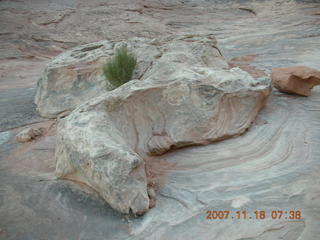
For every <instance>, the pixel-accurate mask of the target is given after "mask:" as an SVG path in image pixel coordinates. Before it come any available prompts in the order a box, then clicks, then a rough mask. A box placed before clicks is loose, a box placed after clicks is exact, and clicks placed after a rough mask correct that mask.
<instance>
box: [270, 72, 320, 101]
mask: <svg viewBox="0 0 320 240" xmlns="http://www.w3.org/2000/svg"><path fill="white" fill-rule="evenodd" d="M271 78H272V83H273V85H274V87H275V88H277V89H279V91H281V92H285V93H293V94H298V95H302V96H310V94H311V89H312V88H313V87H314V86H317V85H320V72H319V71H317V70H315V69H312V68H309V67H304V66H295V67H287V68H274V69H272V74H271Z"/></svg>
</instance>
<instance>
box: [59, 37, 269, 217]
mask: <svg viewBox="0 0 320 240" xmlns="http://www.w3.org/2000/svg"><path fill="white" fill-rule="evenodd" d="M208 39H210V41H207V40H208ZM213 39H214V38H212V37H211V36H210V38H203V37H199V36H190V37H186V36H183V37H176V38H172V41H171V42H169V44H166V51H164V52H163V53H162V55H161V57H160V58H159V59H158V60H157V61H156V62H154V63H153V64H152V66H151V67H150V68H149V69H148V70H147V72H146V73H145V74H144V75H143V77H142V80H143V81H138V80H133V81H130V82H128V83H126V84H124V85H122V86H121V87H119V88H118V89H115V90H113V91H111V92H108V93H105V94H103V95H101V96H99V97H97V98H95V99H94V100H92V101H89V102H88V103H86V104H84V105H82V106H80V107H79V108H77V109H76V110H74V111H73V112H72V113H71V114H70V115H69V116H68V117H66V118H64V119H62V120H61V121H60V123H59V126H58V137H57V139H58V140H57V148H56V160H57V167H56V172H57V175H58V176H59V177H61V178H66V179H71V180H76V181H79V182H84V183H86V184H87V185H89V186H91V187H93V188H94V189H95V190H96V191H98V192H99V193H100V195H101V196H102V197H103V198H104V199H105V200H106V201H107V202H108V203H109V204H110V205H111V206H112V207H113V208H115V209H117V210H119V211H120V212H123V213H129V212H132V213H134V214H141V213H144V212H146V211H147V210H148V208H149V206H150V205H154V203H151V204H150V202H149V197H148V190H147V186H148V176H147V173H146V171H145V170H146V164H145V161H147V159H148V158H149V157H150V156H152V155H160V154H163V153H165V152H167V151H169V150H170V149H172V148H180V147H184V146H190V145H196V144H197V145H198V144H207V143H209V142H213V141H218V140H222V139H225V138H229V137H232V136H235V135H239V134H241V133H243V132H244V131H245V130H246V129H248V128H249V126H250V124H251V123H252V121H253V120H254V119H255V117H256V115H257V113H258V111H259V110H260V109H261V108H262V107H263V106H264V105H265V103H266V100H267V97H268V95H269V94H270V79H268V78H258V79H254V78H253V77H251V75H249V74H248V73H247V72H244V71H243V70H241V69H239V68H233V69H230V70H223V69H221V68H222V67H223V66H225V62H223V61H222V59H221V56H220V55H219V51H218V50H217V49H216V47H214V48H212V49H210V48H208V44H210V45H211V43H212V40H213ZM199 40H200V41H199ZM204 40H206V41H204ZM153 42H154V41H153ZM167 42H168V41H167ZM155 44H159V43H158V42H155ZM211 46H212V45H211ZM188 49H193V50H194V51H193V52H192V51H186V50H188ZM211 50H213V51H211ZM212 53H213V54H212ZM204 56H207V57H204ZM215 60H219V61H215ZM215 69H216V70H215ZM219 69H220V70H219ZM149 192H150V191H149ZM149 195H150V194H149Z"/></svg>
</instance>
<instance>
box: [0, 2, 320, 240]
mask: <svg viewBox="0 0 320 240" xmlns="http://www.w3.org/2000/svg"><path fill="white" fill-rule="evenodd" d="M155 1H156V0H153V1H152V2H155ZM140 2H142V1H140ZM149 2H150V1H149V0H145V1H143V4H144V5H146V7H143V6H142V7H141V5H140V6H135V5H136V3H137V1H135V0H130V1H129V0H110V1H101V0H92V1H84V0H75V1H51V0H41V1H39V0H29V1H28V2H27V3H28V4H22V1H10V0H2V1H0V12H1V15H0V18H1V21H0V22H1V30H0V31H1V33H0V43H1V44H0V82H1V84H0V102H1V103H0V131H1V132H0V216H1V217H0V228H1V230H0V239H4V240H26V239H70V240H73V239H83V240H91V239H95V240H106V239H119V240H120V239H121V240H124V239H126V240H127V239H130V240H141V239H146V240H154V239H176V240H188V239H215V240H226V239H228V240H239V239H250V240H261V239H268V240H270V239H272V240H274V239H283V240H315V239H318V238H319V236H320V228H319V224H318V223H319V216H320V207H319V203H320V201H319V199H320V175H319V171H320V162H319V156H320V151H319V150H320V147H319V139H320V132H319V131H318V129H320V122H319V118H320V116H319V114H320V87H319V86H317V87H314V89H313V90H312V94H311V96H310V97H308V98H304V97H303V98H302V97H297V98H296V97H290V96H288V95H287V94H282V93H279V92H278V91H273V93H272V94H271V96H270V97H269V99H268V103H267V106H266V107H265V108H264V109H263V110H262V111H261V112H260V113H259V115H258V118H257V120H256V124H254V125H253V126H252V127H251V128H250V130H249V131H247V132H246V133H245V134H242V135H241V136H239V137H236V138H232V139H228V140H225V141H221V142H218V143H215V144H209V145H207V146H198V147H197V146H194V147H188V148H184V149H180V150H177V151H173V152H169V153H167V154H164V155H161V156H159V157H157V159H154V158H153V159H152V160H153V161H152V163H153V164H154V165H155V166H154V168H153V172H154V174H158V175H160V176H163V180H162V181H163V184H162V187H161V188H160V189H159V190H157V193H156V195H157V204H156V207H155V208H153V209H150V210H149V211H148V213H147V214H145V215H144V216H142V217H141V218H137V219H136V218H129V219H128V218H126V217H124V216H123V215H120V214H118V212H117V211H115V210H113V209H111V207H110V206H109V205H108V204H107V203H106V202H105V201H104V200H103V199H101V198H99V197H97V195H96V193H95V192H94V191H91V192H90V191H84V190H85V189H87V190H88V188H85V186H84V185H78V184H74V183H73V182H71V181H62V180H56V178H55V176H54V172H55V164H56V162H55V159H54V146H55V136H48V137H47V136H43V137H41V138H39V140H38V141H32V142H31V143H30V144H19V143H18V142H16V140H15V135H16V129H14V128H17V127H23V126H25V125H27V124H30V123H34V122H38V121H44V120H45V119H39V118H38V115H37V112H36V111H35V106H34V104H32V101H33V99H34V93H35V91H34V90H35V89H29V88H30V87H35V86H36V81H37V80H38V79H39V76H41V73H42V72H43V70H44V68H43V67H42V66H44V64H45V63H46V62H48V61H49V60H50V59H52V58H54V57H55V56H56V55H57V54H59V53H61V52H63V51H65V50H66V49H68V48H70V47H72V46H78V45H79V44H85V43H90V42H95V41H100V40H103V39H112V40H116V41H121V40H123V39H128V38H131V37H134V36H139V37H147V38H158V37H163V36H166V35H171V34H177V33H182V32H183V33H185V32H192V33H212V34H213V35H214V36H216V37H217V39H218V41H219V47H220V49H221V50H222V52H223V55H224V56H225V57H226V58H227V59H231V58H234V57H239V56H247V55H252V54H254V55H257V57H256V58H255V59H254V61H252V62H250V63H249V64H250V66H254V67H257V68H259V69H263V70H264V71H266V73H268V74H269V73H271V69H272V68H276V67H287V66H299V65H302V66H308V67H312V68H314V69H320V28H319V24H320V22H319V21H320V17H319V14H317V13H319V9H320V3H319V1H317V0H299V1H295V0H292V1H281V0H269V1H255V0H246V1H238V0H228V1H221V0H209V1H204V0H188V1H182V0H180V3H177V5H175V6H173V4H171V5H170V4H167V3H166V2H169V1H158V2H159V3H157V4H153V3H152V4H150V3H149ZM171 2H173V1H170V3H171ZM182 2H183V3H182ZM239 8H243V9H244V8H250V9H252V10H254V12H255V13H256V15H254V14H252V13H250V12H249V11H245V10H242V9H239ZM71 11H72V12H71ZM63 15H64V16H65V17H64V18H62V17H61V18H60V17H59V16H63ZM55 16H58V17H57V18H56V17H55ZM44 19H48V21H43V20H44ZM51 19H52V20H54V19H57V20H58V21H55V20H54V21H53V22H52V23H50V21H51ZM46 22H47V23H49V24H46ZM26 23H30V24H26ZM43 23H45V24H46V25H44V24H43ZM245 71H248V70H247V69H246V70H245ZM156 163H157V164H156ZM88 193H90V194H88ZM242 196H243V197H242ZM241 199H242V200H241ZM245 199H247V201H245ZM248 199H250V200H248ZM243 204H244V205H243ZM240 205H241V208H233V207H238V206H240ZM213 209H217V210H218V209H221V210H230V211H232V212H233V214H235V212H236V211H242V210H243V209H247V213H248V214H250V213H251V216H253V217H254V213H253V212H254V211H256V210H260V209H265V210H266V219H264V220H255V219H251V220H238V219H226V220H208V219H206V212H207V211H208V210H211V211H212V210H213ZM272 209H280V210H281V209H282V210H284V211H290V209H295V210H301V213H302V218H301V219H297V220H290V219H283V218H282V219H279V220H274V219H272V218H271V217H270V214H271V210H272Z"/></svg>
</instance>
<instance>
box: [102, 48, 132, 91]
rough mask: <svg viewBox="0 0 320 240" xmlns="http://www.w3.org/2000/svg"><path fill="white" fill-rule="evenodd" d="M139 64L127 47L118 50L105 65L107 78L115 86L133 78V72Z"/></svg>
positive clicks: (104, 69) (104, 70)
mask: <svg viewBox="0 0 320 240" xmlns="http://www.w3.org/2000/svg"><path fill="white" fill-rule="evenodd" d="M136 66H137V58H136V57H135V56H134V55H133V54H132V53H130V52H129V51H128V49H127V48H126V47H121V48H118V49H117V50H116V54H115V56H114V57H113V58H112V59H111V60H110V61H108V62H106V63H105V64H104V65H103V73H104V75H105V77H106V79H107V80H108V81H109V82H110V83H111V84H112V85H113V86H115V87H119V86H121V85H122V84H124V83H126V82H128V81H130V80H131V79H132V74H133V71H134V69H135V67H136Z"/></svg>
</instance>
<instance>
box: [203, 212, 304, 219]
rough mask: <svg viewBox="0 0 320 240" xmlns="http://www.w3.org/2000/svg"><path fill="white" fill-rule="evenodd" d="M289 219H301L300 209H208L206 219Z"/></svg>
mask: <svg viewBox="0 0 320 240" xmlns="http://www.w3.org/2000/svg"><path fill="white" fill-rule="evenodd" d="M266 218H268V219H275V220H276V219H289V220H297V219H301V218H302V216H301V211H300V210H270V211H266V210H255V211H247V210H239V211H230V210H212V211H207V215H206V219H208V220H223V219H244V220H246V219H257V220H263V219H266Z"/></svg>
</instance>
